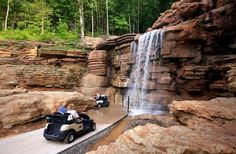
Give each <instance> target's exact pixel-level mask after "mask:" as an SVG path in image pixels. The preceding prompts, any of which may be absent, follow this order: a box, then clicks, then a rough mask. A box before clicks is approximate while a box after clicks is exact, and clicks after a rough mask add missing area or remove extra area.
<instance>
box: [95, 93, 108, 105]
mask: <svg viewBox="0 0 236 154" xmlns="http://www.w3.org/2000/svg"><path fill="white" fill-rule="evenodd" d="M109 104H110V102H109V100H108V98H107V96H105V95H101V96H100V97H98V98H97V99H96V107H99V108H100V107H108V106H109Z"/></svg>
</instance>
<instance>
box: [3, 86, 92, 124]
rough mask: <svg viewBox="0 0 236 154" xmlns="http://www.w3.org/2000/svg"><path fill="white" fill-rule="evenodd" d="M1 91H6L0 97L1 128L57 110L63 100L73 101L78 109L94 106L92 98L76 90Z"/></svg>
mask: <svg viewBox="0 0 236 154" xmlns="http://www.w3.org/2000/svg"><path fill="white" fill-rule="evenodd" d="M20 91H21V92H20ZM1 93H8V95H5V96H1V97H0V105H1V109H0V113H1V114H0V119H1V120H0V126H1V127H3V128H11V127H12V126H14V125H16V124H22V123H26V122H30V121H34V120H37V119H39V118H42V117H43V116H44V115H45V114H49V113H52V112H55V111H57V109H58V107H59V106H60V105H61V104H62V102H63V101H66V102H68V103H74V104H75V107H76V109H77V110H78V111H86V110H88V109H91V108H93V107H94V100H93V99H90V98H87V97H85V96H84V95H81V94H79V93H77V92H49V91H47V92H46V91H44V92H43V91H41V92H39V91H34V92H27V91H25V90H24V89H22V90H20V89H18V90H17V91H16V90H14V91H12V93H11V94H10V91H9V90H7V91H5V90H1Z"/></svg>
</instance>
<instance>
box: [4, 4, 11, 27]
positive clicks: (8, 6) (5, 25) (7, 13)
mask: <svg viewBox="0 0 236 154" xmlns="http://www.w3.org/2000/svg"><path fill="white" fill-rule="evenodd" d="M9 10H10V0H7V12H6V17H5V22H4V30H7V22H8V16H9Z"/></svg>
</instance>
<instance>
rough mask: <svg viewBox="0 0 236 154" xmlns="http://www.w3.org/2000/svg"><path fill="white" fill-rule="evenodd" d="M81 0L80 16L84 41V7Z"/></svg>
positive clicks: (81, 35)
mask: <svg viewBox="0 0 236 154" xmlns="http://www.w3.org/2000/svg"><path fill="white" fill-rule="evenodd" d="M78 2H79V17H80V38H81V41H82V42H83V41H84V7H83V1H82V0H78Z"/></svg>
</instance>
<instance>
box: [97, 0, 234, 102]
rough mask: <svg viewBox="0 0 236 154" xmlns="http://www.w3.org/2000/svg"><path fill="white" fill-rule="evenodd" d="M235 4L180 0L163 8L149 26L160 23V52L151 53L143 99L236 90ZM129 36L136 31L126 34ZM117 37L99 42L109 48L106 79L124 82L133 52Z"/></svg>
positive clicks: (209, 95)
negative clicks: (161, 36) (162, 11)
mask: <svg viewBox="0 0 236 154" xmlns="http://www.w3.org/2000/svg"><path fill="white" fill-rule="evenodd" d="M235 5H236V4H235V1H233V0H228V1H221V0H180V1H177V2H175V3H173V5H172V6H171V9H170V10H167V11H166V12H164V13H162V14H161V16H160V18H158V20H157V21H156V22H155V23H154V24H153V26H152V28H151V29H148V30H153V29H158V28H162V29H163V30H164V40H163V46H162V50H161V52H160V53H157V54H156V55H153V56H152V57H150V59H151V60H150V62H149V66H148V67H149V68H151V69H150V72H149V73H150V75H149V78H148V81H147V86H146V90H148V93H147V94H146V99H149V100H151V101H152V102H158V103H161V104H162V105H163V106H167V105H168V104H169V103H170V102H171V101H172V100H173V99H178V100H184V99H205V100H206V99H210V98H214V97H218V96H226V97H234V96H235V94H236V91H235V66H236V54H235V51H236V46H235V45H236V38H235V34H236V31H235V27H236V6H235ZM127 36H129V35H126V37H127ZM121 38H124V37H121ZM132 39H133V40H137V39H138V36H137V39H134V37H131V38H129V39H125V40H129V42H130V41H131V40H132ZM120 42H122V41H120ZM120 42H119V39H117V38H116V39H112V40H108V41H107V42H104V43H102V44H100V45H98V46H97V48H98V49H106V50H107V51H108V53H109V54H110V59H109V60H110V61H109V62H110V66H111V67H110V68H111V74H110V84H111V85H112V86H114V87H119V88H122V87H127V85H128V84H127V83H128V82H129V78H130V76H131V75H130V72H131V68H132V67H131V66H132V65H134V63H135V59H136V58H135V57H132V53H130V52H129V47H128V46H129V44H125V43H123V44H122V43H120ZM129 42H128V43H129ZM126 45H127V46H126ZM122 93H125V92H122Z"/></svg>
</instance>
